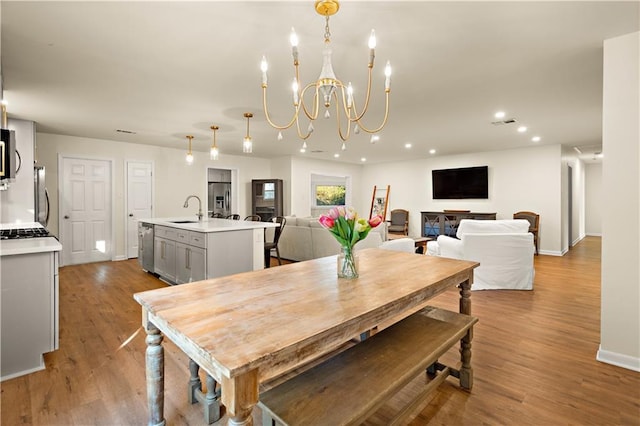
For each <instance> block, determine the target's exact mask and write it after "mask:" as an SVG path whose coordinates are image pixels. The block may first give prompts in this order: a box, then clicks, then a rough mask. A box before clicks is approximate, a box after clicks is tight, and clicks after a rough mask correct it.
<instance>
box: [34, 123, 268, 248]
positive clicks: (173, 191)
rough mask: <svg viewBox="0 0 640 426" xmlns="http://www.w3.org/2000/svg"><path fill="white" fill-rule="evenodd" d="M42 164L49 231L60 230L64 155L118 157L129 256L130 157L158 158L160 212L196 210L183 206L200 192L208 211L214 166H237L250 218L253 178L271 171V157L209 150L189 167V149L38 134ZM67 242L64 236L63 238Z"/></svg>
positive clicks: (119, 201)
mask: <svg viewBox="0 0 640 426" xmlns="http://www.w3.org/2000/svg"><path fill="white" fill-rule="evenodd" d="M37 147H38V160H39V164H42V165H44V166H45V167H46V171H47V188H48V190H49V195H50V196H51V217H50V220H49V230H50V231H51V232H52V233H54V234H56V235H58V220H59V219H58V154H63V155H75V156H85V157H87V158H101V159H111V160H113V161H114V170H113V176H114V188H113V194H114V203H115V216H114V227H115V241H114V247H115V250H116V252H115V255H116V258H122V257H123V256H124V255H125V211H124V201H125V200H124V198H125V195H126V192H125V186H124V185H125V179H124V177H125V174H126V169H125V167H126V166H125V161H126V160H145V161H153V163H154V177H153V184H154V192H155V197H154V199H155V205H154V216H155V217H167V216H190V215H195V213H196V212H197V209H198V207H197V206H196V205H195V204H193V203H190V205H189V208H188V209H184V208H183V207H182V205H183V204H184V200H185V199H186V198H187V196H188V195H191V194H195V195H197V196H199V197H200V198H201V199H202V200H203V207H202V208H203V210H204V208H205V205H206V199H207V169H208V168H209V167H216V168H223V169H232V170H237V173H238V186H239V190H240V191H239V194H238V197H239V198H238V208H239V211H237V212H235V213H239V214H240V216H242V217H244V216H246V215H248V214H250V211H251V180H252V179H264V178H269V177H270V176H271V162H270V161H269V160H265V159H261V158H255V157H242V156H230V155H221V156H220V160H218V161H215V162H214V161H212V160H209V154H208V153H205V152H195V151H194V152H193V155H194V157H195V161H194V164H193V165H191V166H187V165H186V163H185V161H184V156H185V153H184V152H183V151H181V150H177V149H172V148H162V147H157V146H151V145H140V144H133V143H124V142H116V141H109V140H99V139H89V138H81V137H73V136H63V135H53V134H47V133H38V134H37ZM63 243H64V241H63Z"/></svg>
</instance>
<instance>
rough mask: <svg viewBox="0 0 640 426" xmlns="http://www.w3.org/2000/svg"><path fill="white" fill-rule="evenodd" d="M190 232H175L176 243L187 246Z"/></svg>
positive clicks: (179, 230)
mask: <svg viewBox="0 0 640 426" xmlns="http://www.w3.org/2000/svg"><path fill="white" fill-rule="evenodd" d="M190 234H191V232H189V231H185V230H184V229H177V230H176V241H179V242H181V243H185V244H189V240H190V239H191V235H190Z"/></svg>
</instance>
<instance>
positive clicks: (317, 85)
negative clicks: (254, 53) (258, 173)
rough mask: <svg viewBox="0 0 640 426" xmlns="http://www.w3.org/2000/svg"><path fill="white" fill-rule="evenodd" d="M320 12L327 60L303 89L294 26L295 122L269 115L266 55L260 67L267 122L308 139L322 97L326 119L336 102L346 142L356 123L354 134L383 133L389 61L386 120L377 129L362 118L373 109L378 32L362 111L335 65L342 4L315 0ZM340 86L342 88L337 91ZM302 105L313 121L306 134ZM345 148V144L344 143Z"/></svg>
mask: <svg viewBox="0 0 640 426" xmlns="http://www.w3.org/2000/svg"><path fill="white" fill-rule="evenodd" d="M315 8H316V12H318V14H320V15H322V16H324V17H325V21H326V24H325V33H324V43H325V44H324V50H323V53H322V55H323V63H322V70H321V71H320V76H319V77H318V79H317V80H316V81H314V82H312V83H309V84H307V85H306V86H304V88H302V89H301V87H302V86H301V85H300V74H299V69H298V65H299V62H298V36H297V35H296V33H295V31H294V30H293V28H292V29H291V37H290V42H291V49H292V55H293V66H294V69H295V72H294V78H293V84H292V86H291V87H292V90H293V99H292V100H293V108H294V113H293V117H292V118H291V121H289V123H287V124H285V125H283V126H280V125H277V124H275V123H274V122H273V121H272V120H271V117H270V116H269V112H268V109H267V69H268V64H267V60H266V58H265V57H264V56H263V57H262V63H261V65H260V68H261V70H262V101H263V107H264V113H265V116H266V118H267V122H268V123H269V124H270V125H271V126H272V127H274V128H275V129H278V130H285V129H288V128H290V127H291V126H293V125H294V124H295V125H296V129H297V132H298V137H300V138H302V139H304V140H306V139H308V138H309V136H311V133H313V130H314V129H313V121H314V120H316V119H317V118H318V114H319V110H320V97H322V101H323V103H324V106H325V108H326V111H325V113H324V117H325V118H329V117H330V115H331V113H330V112H329V108H330V107H331V102H332V101H333V102H334V104H335V115H336V123H337V127H338V134H339V135H340V138H341V139H342V141H343V142H344V141H346V140H347V139H349V137H350V134H351V125H352V124H354V123H355V126H354V133H359V131H360V130H363V131H365V132H367V133H377V132H379V131H380V130H381V129H382V128H383V127H384V126H385V124H386V122H387V117H388V114H389V92H390V91H391V89H390V83H391V65H390V64H389V62H388V61H387V65H386V67H385V76H386V78H385V83H384V91H385V110H384V118H383V120H382V123H381V124H380V126H378V127H377V128H372V129H369V128H367V127H365V126H364V125H363V124H362V122H361V119H362V117H363V116H364V115H365V114H366V112H367V109H368V108H369V98H370V95H371V76H372V71H373V62H374V58H375V47H376V37H375V32H374V31H373V30H371V36H370V38H369V49H370V50H369V65H368V66H369V79H368V84H367V92H366V96H365V101H364V106H363V109H362V111H360V112H358V110H357V108H356V103H355V100H354V96H353V87H352V86H351V83H348V84H347V85H346V86H345V84H344V83H343V82H342V81H340V80H338V79H337V78H336V75H335V73H334V72H333V65H332V64H331V32H330V30H329V17H330V16H331V15H334V14H336V13H337V12H338V9H339V8H340V3H339V2H338V1H337V0H320V1H316V3H315ZM336 89H339V90H336ZM307 91H310V92H313V98H312V99H313V100H312V104H311V105H312V106H311V108H308V107H307V105H305V101H304V99H305V94H306V93H307ZM300 107H302V111H303V112H304V114H305V115H306V116H307V118H308V119H309V120H310V123H309V126H308V127H307V131H306V133H303V132H302V131H301V130H300V121H299V118H300ZM343 113H344V116H345V118H346V124H347V125H346V131H343V128H342V127H343V126H342V123H341V115H342V114H343ZM281 139H282V133H278V140H281ZM343 149H344V145H343Z"/></svg>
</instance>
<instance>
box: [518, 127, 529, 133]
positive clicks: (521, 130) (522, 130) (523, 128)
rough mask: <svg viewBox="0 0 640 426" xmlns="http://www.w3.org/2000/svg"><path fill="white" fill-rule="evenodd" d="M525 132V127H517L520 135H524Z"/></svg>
mask: <svg viewBox="0 0 640 426" xmlns="http://www.w3.org/2000/svg"><path fill="white" fill-rule="evenodd" d="M526 131H527V126H520V127H518V132H520V133H524V132H526Z"/></svg>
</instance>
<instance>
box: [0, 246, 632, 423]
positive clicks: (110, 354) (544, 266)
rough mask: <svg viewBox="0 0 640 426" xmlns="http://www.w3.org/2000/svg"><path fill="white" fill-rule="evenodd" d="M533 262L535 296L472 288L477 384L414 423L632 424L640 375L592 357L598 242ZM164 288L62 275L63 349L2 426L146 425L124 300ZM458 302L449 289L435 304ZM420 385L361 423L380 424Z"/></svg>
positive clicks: (168, 363)
mask: <svg viewBox="0 0 640 426" xmlns="http://www.w3.org/2000/svg"><path fill="white" fill-rule="evenodd" d="M535 262H536V277H535V283H534V288H535V290H534V291H480V292H473V294H472V301H473V308H472V309H473V314H474V315H475V316H477V317H478V318H479V319H480V322H479V323H478V324H477V326H476V328H475V332H474V341H473V348H472V351H473V360H472V361H473V368H474V372H475V384H474V388H473V390H472V392H471V393H468V392H464V391H462V390H460V389H459V388H458V387H456V385H455V382H454V381H453V380H451V381H447V382H445V383H444V384H443V385H442V386H441V387H440V389H439V390H438V392H436V394H435V395H434V396H433V398H432V399H431V400H430V402H429V403H428V404H427V405H426V406H425V407H424V408H423V409H422V410H421V411H420V412H419V414H418V415H417V417H415V418H414V420H413V421H412V422H411V424H412V425H516V424H517V425H569V424H571V425H640V373H637V372H632V371H629V370H625V369H622V368H619V367H614V366H611V365H608V364H603V363H600V362H598V361H596V360H595V356H596V352H597V350H598V344H599V340H600V338H599V329H600V239H599V238H595V237H587V238H585V239H584V240H583V241H581V242H580V243H579V244H578V245H577V246H576V247H574V248H573V249H572V250H571V251H570V252H569V253H568V254H567V255H565V256H563V257H554V256H542V255H541V256H536V258H535ZM162 286H164V284H163V283H162V282H160V281H159V280H157V279H156V278H154V277H152V276H151V275H149V274H146V273H144V272H142V271H141V269H140V268H139V266H138V264H137V261H135V260H129V261H124V262H106V263H94V264H87V265H78V266H67V267H63V268H61V270H60V349H59V350H58V351H55V352H53V353H50V354H47V355H46V357H45V359H46V364H47V369H46V370H45V371H41V372H37V373H33V374H30V375H27V376H23V377H20V378H16V379H13V380H8V381H5V382H3V383H2V384H1V385H0V387H1V391H2V394H1V401H0V402H1V405H0V409H1V420H2V425H7V426H9V425H11V426H13V425H21V424H31V425H141V424H145V423H146V415H147V410H146V395H145V391H146V390H145V389H146V388H145V373H144V350H145V342H144V339H145V336H144V332H143V331H142V330H141V328H140V306H139V305H138V304H137V303H136V302H135V301H134V300H133V298H132V295H133V293H135V292H138V291H143V290H147V289H153V288H158V287H162ZM457 303H458V298H457V293H456V292H453V291H452V292H448V293H446V294H443V295H441V296H439V297H438V298H436V299H434V300H433V301H432V304H435V305H438V306H441V307H445V308H448V309H451V310H457ZM164 346H165V353H166V359H165V416H166V418H167V422H168V424H169V425H201V424H204V421H203V415H202V411H201V410H200V407H199V406H198V405H197V404H196V405H193V406H191V405H189V404H188V403H187V399H186V389H187V381H188V377H189V374H188V368H187V366H188V359H187V358H186V357H185V356H184V355H183V354H182V353H181V352H180V351H179V350H178V349H177V348H176V347H175V346H174V345H173V344H172V343H171V342H170V341H168V340H165V344H164ZM450 356H456V354H450ZM421 380H424V379H423V378H422V377H421V378H418V379H416V381H414V383H412V385H411V386H409V387H408V388H407V389H406V390H405V391H403V392H402V393H400V394H398V395H397V397H396V398H394V399H393V400H391V401H390V402H389V403H388V404H387V405H386V406H385V407H383V409H381V410H380V411H379V412H378V413H377V414H376V415H375V416H374V418H372V419H371V421H370V422H368V423H370V424H385V419H386V415H387V414H388V413H390V412H392V411H393V410H394V409H396V408H397V407H398V406H399V404H401V403H402V401H403V400H404V399H406V398H407V397H408V395H409V394H411V393H412V392H413V391H415V390H416V389H417V387H418V386H419V382H420V381H421ZM256 411H258V410H256ZM259 417H260V414H259V412H256V413H255V415H254V418H255V420H259ZM256 424H259V423H256Z"/></svg>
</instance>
